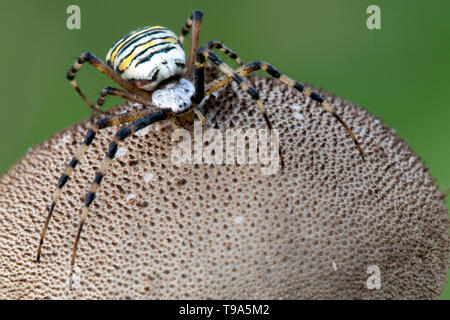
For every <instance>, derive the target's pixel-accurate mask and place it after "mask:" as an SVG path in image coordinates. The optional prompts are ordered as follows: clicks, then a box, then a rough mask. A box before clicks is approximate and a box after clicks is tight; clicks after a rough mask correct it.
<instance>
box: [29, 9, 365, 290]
mask: <svg viewBox="0 0 450 320" xmlns="http://www.w3.org/2000/svg"><path fill="white" fill-rule="evenodd" d="M202 15H203V14H202V12H201V11H199V10H194V11H193V12H192V14H191V15H190V17H189V19H188V20H187V22H186V23H185V25H184V26H183V28H182V30H181V35H180V37H177V36H176V35H175V34H174V33H173V32H172V31H170V30H169V29H167V28H165V27H161V26H154V27H145V28H142V29H139V30H136V31H132V32H130V33H129V34H127V35H125V36H124V37H122V38H120V39H119V40H118V41H116V42H115V43H114V44H113V45H112V47H111V49H110V50H109V52H108V54H107V56H106V63H104V62H103V61H102V60H100V59H99V58H97V57H96V56H95V55H93V54H92V53H90V52H85V53H83V54H81V55H80V56H79V57H78V59H77V61H76V62H75V63H74V65H73V66H72V68H71V69H70V70H69V71H68V72H67V79H68V80H69V81H70V83H71V84H72V86H73V87H74V88H75V90H76V91H77V92H78V94H79V95H80V96H81V98H82V99H83V100H84V101H85V102H86V103H87V105H88V106H90V107H91V108H92V110H93V114H96V113H98V112H99V111H100V109H101V107H102V106H103V104H104V103H105V98H106V96H108V95H111V96H117V97H121V98H124V99H126V100H130V101H134V102H138V103H141V104H143V105H152V106H156V107H158V109H159V111H157V112H150V111H141V112H131V113H126V114H123V115H118V116H113V117H109V118H105V119H103V120H100V121H98V122H97V123H95V125H94V126H93V127H92V129H90V130H89V131H88V132H87V134H86V138H85V140H84V141H83V144H82V145H81V146H80V147H79V149H78V151H77V152H76V154H75V156H74V157H73V159H72V160H71V161H70V163H69V164H68V165H67V168H66V169H65V171H64V173H63V174H62V175H61V177H60V179H59V181H58V185H57V188H56V191H55V193H54V195H53V199H52V203H51V205H50V207H49V209H48V214H47V218H46V220H45V224H44V226H43V229H42V232H41V236H40V241H39V247H38V251H37V262H39V260H40V257H41V249H42V244H43V242H44V237H45V233H46V231H47V227H48V224H49V221H50V219H51V217H52V213H53V210H54V209H55V205H56V203H57V200H58V198H59V197H60V195H61V191H62V189H63V187H64V185H65V184H66V183H67V181H68V180H69V179H70V177H71V175H72V173H73V170H74V169H75V167H76V166H77V164H78V163H79V162H80V161H81V158H82V156H83V154H84V153H85V152H86V150H87V148H88V147H89V146H90V145H91V143H92V141H93V140H94V138H95V136H96V135H97V134H98V132H99V131H100V130H101V129H104V128H108V127H112V126H117V125H121V124H127V125H126V126H124V127H123V128H121V129H120V130H118V131H117V133H116V134H115V136H114V138H113V139H112V141H111V143H110V144H109V149H108V152H107V154H106V157H105V158H104V160H103V162H102V163H101V165H100V169H99V171H98V172H97V174H96V176H95V179H94V181H93V182H92V184H91V186H90V189H89V192H88V193H87V194H86V197H85V200H84V208H83V212H82V215H81V219H80V223H79V225H78V231H77V234H76V238H75V242H74V246H73V251H72V257H71V273H70V276H72V274H73V267H74V264H75V257H76V252H77V247H78V243H79V239H80V234H81V230H82V228H83V225H84V223H85V221H86V217H87V215H88V210H89V206H90V205H91V204H92V202H93V201H94V198H95V194H96V192H97V190H98V188H99V187H100V183H101V182H102V179H103V177H104V176H105V174H106V171H107V169H108V167H109V165H110V163H111V161H112V160H113V159H114V157H115V155H116V151H117V148H118V145H119V144H120V143H121V142H123V141H124V140H125V139H126V138H128V137H129V136H131V135H132V134H133V133H135V132H136V131H138V130H141V129H142V128H144V127H146V126H149V125H151V124H152V123H155V122H158V121H162V120H165V119H173V117H176V116H180V115H183V114H186V113H187V112H195V114H196V115H197V117H198V118H199V119H200V120H202V122H204V117H203V115H202V114H201V113H200V111H199V110H198V109H197V106H198V105H199V104H200V102H201V101H202V100H203V98H204V97H205V96H208V95H210V94H211V93H213V92H215V91H217V90H219V89H220V88H222V87H224V86H226V85H228V84H229V83H231V82H232V81H234V82H236V83H237V84H238V85H239V86H240V88H241V89H242V90H243V91H245V92H247V93H248V94H250V96H251V97H252V98H253V99H254V100H255V102H256V104H257V105H258V107H259V110H260V111H261V113H262V116H263V117H264V120H265V122H266V124H267V126H268V128H269V129H272V125H271V122H270V120H269V118H268V115H267V112H266V109H265V107H264V105H263V103H262V100H261V98H260V96H259V92H258V90H256V89H255V88H254V87H253V86H252V84H251V83H250V82H249V81H248V79H247V78H246V77H247V76H248V75H249V74H250V73H252V72H254V71H256V70H260V69H261V70H263V71H265V72H267V73H268V74H269V75H270V76H272V77H274V78H277V79H278V80H280V81H281V82H283V83H284V84H286V85H288V86H290V87H293V88H295V89H297V90H298V91H300V92H301V93H303V94H305V95H307V96H308V97H310V98H311V99H312V100H315V101H317V102H318V103H320V104H321V105H322V106H323V107H324V108H325V109H326V110H327V111H328V112H329V113H330V114H331V115H332V116H334V117H335V118H336V120H337V121H339V122H340V123H341V124H342V126H343V127H344V128H345V130H346V131H347V132H348V134H349V135H350V137H351V138H352V139H353V142H354V143H355V144H356V147H357V148H358V150H359V152H360V154H361V156H362V157H364V155H363V152H362V149H361V146H360V144H359V143H358V141H357V140H356V138H355V136H354V135H353V133H352V132H351V130H350V128H349V127H348V126H347V125H346V123H345V122H344V121H343V120H342V119H341V118H340V117H339V116H338V115H337V114H336V113H335V112H334V110H333V109H332V108H331V106H330V105H329V104H328V103H327V102H326V101H324V99H323V98H322V97H321V96H320V95H319V94H317V93H316V92H313V91H311V90H309V89H307V88H305V87H304V86H303V85H301V84H300V83H298V82H297V81H294V80H292V79H291V78H289V77H288V76H286V75H284V74H282V73H280V72H278V71H277V70H276V69H275V68H274V67H273V66H272V65H270V64H268V63H266V62H261V61H256V62H251V63H247V64H243V63H242V62H241V60H240V59H239V57H238V56H237V54H236V53H235V52H234V51H232V50H231V49H229V48H227V47H226V46H224V45H223V44H222V43H220V42H218V41H209V42H207V43H206V45H205V46H203V47H201V48H200V49H198V43H199V36H200V28H201V24H202ZM191 29H192V34H191V41H190V48H189V56H188V59H187V61H186V59H185V54H184V51H183V48H182V44H183V41H184V39H185V37H186V35H187V34H188V33H189V31H190V30H191ZM212 49H218V50H220V51H221V52H222V53H224V54H226V55H227V56H229V57H230V58H232V59H234V60H235V62H236V63H237V64H238V65H239V68H237V69H236V70H233V69H232V68H230V67H229V66H228V65H227V64H225V63H224V62H223V61H222V60H221V59H219V57H218V56H217V55H216V54H215V53H214V52H213V50H212ZM208 60H209V61H211V62H212V63H213V65H215V66H216V67H217V68H218V69H219V70H221V71H222V72H223V75H222V76H221V77H219V78H217V79H216V80H214V81H212V82H211V83H209V84H207V86H206V87H205V81H204V69H205V64H206V62H207V61H208ZM85 62H88V63H89V64H91V65H92V66H93V67H94V68H96V69H97V70H98V71H100V72H102V73H104V74H105V75H106V76H107V77H109V78H111V79H112V80H113V81H115V82H116V83H117V84H118V85H120V86H121V87H122V88H123V89H125V90H122V89H116V88H111V87H107V88H104V89H103V90H101V91H100V95H99V97H98V100H97V102H96V104H95V105H94V104H93V103H91V102H90V101H89V99H88V98H87V97H86V96H85V95H84V94H83V92H82V91H81V90H80V88H79V87H78V84H77V82H76V81H75V75H76V73H77V71H78V70H79V69H80V68H81V66H82V65H83V64H84V63H85ZM271 131H272V130H271ZM274 138H275V139H274V140H275V143H276V145H277V147H278V150H279V154H280V164H281V166H283V164H284V161H283V158H282V152H281V148H280V146H279V143H278V140H277V138H276V136H274ZM70 283H71V282H70Z"/></svg>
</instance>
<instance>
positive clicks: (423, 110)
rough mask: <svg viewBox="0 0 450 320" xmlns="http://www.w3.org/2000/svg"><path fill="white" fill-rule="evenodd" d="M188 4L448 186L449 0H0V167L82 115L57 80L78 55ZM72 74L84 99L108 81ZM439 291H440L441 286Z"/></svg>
mask: <svg viewBox="0 0 450 320" xmlns="http://www.w3.org/2000/svg"><path fill="white" fill-rule="evenodd" d="M71 4H76V5H78V6H79V7H80V8H81V30H68V29H67V27H66V19H67V17H68V14H66V8H67V7H68V6H69V5H71ZM371 4H377V5H379V6H380V8H381V26H382V29H381V30H368V29H367V27H366V19H367V17H368V14H366V8H367V7H368V6H369V5H371ZM195 8H199V9H202V10H203V11H204V13H205V16H204V20H203V29H202V35H201V42H205V41H207V40H213V39H214V40H220V41H223V42H225V44H227V45H229V46H230V47H231V48H234V49H235V50H236V51H238V53H239V55H240V56H241V58H243V60H244V61H251V60H265V61H268V62H271V63H272V64H274V65H275V66H276V67H278V68H279V70H281V71H282V72H285V73H288V74H289V75H290V76H292V77H293V78H295V79H297V80H299V81H303V82H307V83H310V84H313V85H314V86H317V87H323V88H325V89H326V90H327V91H329V92H332V93H335V94H337V95H339V96H341V97H344V98H346V99H348V100H350V101H352V102H355V103H357V104H358V105H360V106H362V107H363V108H366V109H367V110H370V111H371V112H372V113H374V114H375V115H377V116H378V117H380V118H382V119H383V120H384V122H385V123H386V124H387V125H388V126H390V127H392V128H395V130H396V131H397V133H398V134H399V135H400V136H401V137H403V138H404V139H406V141H407V142H408V143H409V144H410V146H411V147H412V148H413V149H414V150H415V151H416V153H417V154H418V155H419V156H420V157H421V158H422V159H423V161H424V162H425V164H426V166H427V167H428V168H429V169H430V172H431V174H432V175H433V177H434V178H435V179H436V180H437V183H438V185H439V186H440V188H441V190H442V191H445V190H448V188H449V187H450V166H449V159H450V148H449V138H450V129H449V127H448V126H449V124H450V123H449V122H450V121H449V120H450V76H449V75H450V59H449V52H450V19H449V16H448V13H449V12H450V1H448V0H434V1H432V4H430V3H429V2H426V1H411V0H409V1H407V0H396V1H390V0H385V1H376V0H340V1H336V0H320V1H318V0H314V1H313V0H295V1H281V0H278V1H270V0H264V1H262V0H256V1H249V0H246V1H242V0H241V1H234V0H233V1H232V0H227V1H220V2H219V1H188V0H187V1H175V0H173V1H168V0H166V1H155V0H147V1H136V0H121V1H117V0H116V1H87V0H86V1H75V0H72V1H65V0H64V1H61V0H60V1H39V2H38V1H31V0H29V1H21V0H14V1H12V0H8V1H5V0H0V35H1V39H2V46H1V48H2V49H1V50H0V61H1V62H2V63H3V66H2V70H1V71H2V75H1V77H0V92H1V106H0V111H1V113H0V147H1V150H2V151H1V152H2V156H1V157H0V174H1V173H3V172H5V171H6V170H7V169H8V167H9V166H11V164H12V163H13V162H14V161H16V160H17V159H18V158H19V157H20V156H21V155H23V154H24V153H25V152H26V150H27V149H28V148H29V147H31V146H33V145H36V144H37V143H39V142H41V141H43V140H44V139H46V138H47V137H49V136H50V135H52V134H54V133H56V132H58V131H60V130H61V129H63V128H66V127H68V126H69V125H71V124H73V123H74V122H77V121H80V120H82V119H83V118H85V117H87V116H89V115H90V111H89V109H88V108H87V107H86V106H85V105H84V103H83V102H82V100H81V99H80V98H79V97H78V95H77V94H76V93H75V91H74V90H73V88H72V87H71V86H70V85H69V83H68V81H67V80H66V79H65V74H66V72H67V70H68V68H69V67H70V66H71V64H72V63H73V61H75V59H76V57H77V56H78V55H79V54H80V53H82V52H83V51H86V50H89V51H91V52H92V53H94V54H96V55H97V56H99V57H101V58H102V59H104V57H105V55H106V53H107V51H108V49H109V47H110V45H111V44H112V43H113V42H114V41H115V40H117V39H118V38H119V37H121V36H122V35H123V34H125V33H127V32H128V31H131V30H133V29H136V28H139V27H142V26H146V25H164V26H167V27H169V28H171V29H172V30H174V31H176V32H177V33H178V32H179V30H180V28H181V26H182V24H183V23H184V22H185V20H186V18H187V16H188V15H189V13H190V12H191V10H192V9H195ZM78 81H79V84H80V87H81V88H82V89H83V90H85V92H86V93H87V94H88V96H89V98H90V99H91V100H95V97H96V95H97V93H98V91H99V90H100V89H102V88H103V87H105V86H107V85H113V83H112V81H110V80H109V79H107V78H106V77H104V76H103V75H101V74H100V73H98V72H97V71H95V70H93V68H91V67H89V66H87V67H85V68H83V69H82V70H81V71H80V73H79V74H78ZM119 102H120V100H119V99H116V98H114V99H111V100H109V102H107V106H112V105H114V104H117V103H119ZM447 207H449V206H448V202H447ZM441 298H442V299H449V298H450V285H449V284H447V286H446V289H445V291H444V293H443V294H442V296H441Z"/></svg>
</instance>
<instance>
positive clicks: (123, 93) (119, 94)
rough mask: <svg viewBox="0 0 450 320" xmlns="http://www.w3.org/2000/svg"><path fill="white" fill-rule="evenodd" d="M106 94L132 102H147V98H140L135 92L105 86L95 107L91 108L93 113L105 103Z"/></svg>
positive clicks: (98, 110)
mask: <svg viewBox="0 0 450 320" xmlns="http://www.w3.org/2000/svg"><path fill="white" fill-rule="evenodd" d="M108 95H109V96H115V97H119V98H123V99H126V100H130V101H134V102H138V103H141V104H148V103H149V101H148V100H146V99H143V98H141V97H140V96H139V95H137V94H134V93H130V92H128V91H124V90H120V89H116V88H111V87H106V88H103V89H102V90H101V91H100V95H99V97H98V99H97V103H96V104H95V107H94V108H93V109H94V111H93V115H95V114H97V113H98V112H100V109H101V108H102V106H103V105H104V104H105V99H106V96H108Z"/></svg>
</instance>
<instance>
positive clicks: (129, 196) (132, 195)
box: [127, 193, 136, 201]
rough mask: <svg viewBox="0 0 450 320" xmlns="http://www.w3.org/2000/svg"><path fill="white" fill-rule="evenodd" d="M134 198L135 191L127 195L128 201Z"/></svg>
mask: <svg viewBox="0 0 450 320" xmlns="http://www.w3.org/2000/svg"><path fill="white" fill-rule="evenodd" d="M134 199H136V195H135V194H134V193H130V194H129V195H128V196H127V201H131V200H134Z"/></svg>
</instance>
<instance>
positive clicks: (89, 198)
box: [70, 109, 168, 287]
mask: <svg viewBox="0 0 450 320" xmlns="http://www.w3.org/2000/svg"><path fill="white" fill-rule="evenodd" d="M167 117H168V111H166V110H164V109H163V110H160V111H158V112H155V113H148V112H147V114H146V115H144V116H143V117H141V118H139V119H137V120H135V121H134V122H132V123H131V124H130V125H128V126H125V127H123V128H122V129H120V130H119V131H117V133H116V134H115V136H114V138H113V140H112V141H111V143H110V144H109V148H108V152H107V153H106V157H105V158H104V159H103V161H102V163H101V164H100V169H99V171H98V172H97V174H96V175H95V178H94V181H93V182H92V184H91V187H90V188H89V191H88V193H87V194H86V197H85V198H84V208H83V212H82V214H81V218H80V223H79V224H78V231H77V234H76V237H75V242H74V246H73V251H72V259H71V262H70V266H71V269H70V287H72V275H73V270H74V265H75V258H76V254H77V248H78V243H79V241H80V235H81V231H82V229H83V225H84V223H85V222H86V218H87V215H88V212H89V206H90V205H91V204H92V202H93V201H94V199H95V194H96V192H97V190H98V189H99V188H100V184H101V182H102V180H103V178H104V176H105V175H106V171H107V170H108V168H109V166H110V164H111V161H112V160H113V159H114V158H115V156H116V152H117V148H118V146H119V144H120V143H121V142H122V141H124V140H125V139H126V138H128V137H130V136H131V135H132V134H133V133H135V132H137V131H139V130H141V129H143V128H145V127H147V126H149V125H151V124H153V123H155V122H158V121H162V120H166V119H167Z"/></svg>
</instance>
